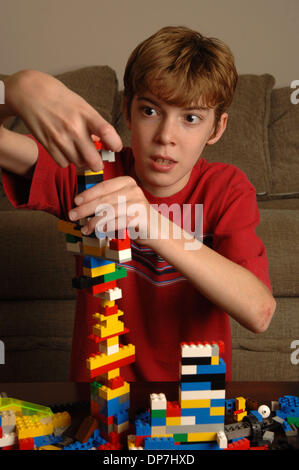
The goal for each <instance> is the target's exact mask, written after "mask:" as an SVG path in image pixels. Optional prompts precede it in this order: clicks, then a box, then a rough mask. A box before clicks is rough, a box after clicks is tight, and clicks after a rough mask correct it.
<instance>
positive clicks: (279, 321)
mask: <svg viewBox="0 0 299 470" xmlns="http://www.w3.org/2000/svg"><path fill="white" fill-rule="evenodd" d="M276 301H277V307H276V312H275V314H274V317H273V319H272V322H271V324H270V326H269V328H268V330H267V331H266V332H265V333H261V334H259V335H256V334H254V333H251V332H250V331H248V330H247V329H246V328H243V327H242V326H240V325H239V324H238V323H237V322H236V321H234V320H232V319H231V330H232V345H233V353H232V379H233V380H237V381H238V380H241V381H242V380H245V381H246V380H249V381H264V380H266V381H298V376H299V364H294V361H292V360H291V354H292V353H294V349H292V347H291V345H292V342H293V341H294V340H299V313H298V312H299V299H298V298H284V297H282V298H278V299H276ZM297 348H298V347H297ZM297 357H298V354H297Z"/></svg>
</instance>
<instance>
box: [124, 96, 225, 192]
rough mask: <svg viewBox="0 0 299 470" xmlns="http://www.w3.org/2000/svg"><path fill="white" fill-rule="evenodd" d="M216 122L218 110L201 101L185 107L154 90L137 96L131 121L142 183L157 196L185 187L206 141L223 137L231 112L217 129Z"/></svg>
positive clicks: (133, 149)
mask: <svg viewBox="0 0 299 470" xmlns="http://www.w3.org/2000/svg"><path fill="white" fill-rule="evenodd" d="M214 122H215V112H214V109H211V108H204V107H201V106H200V103H199V104H196V105H194V106H193V105H192V107H190V108H189V107H188V108H184V107H179V106H176V105H172V104H168V103H165V102H164V101H162V100H160V99H159V98H157V97H156V96H155V95H153V94H152V93H150V92H145V93H143V94H142V96H141V95H140V96H139V95H135V96H134V98H133V100H132V104H131V113H130V118H129V119H127V123H128V126H129V129H130V130H131V141H132V142H131V144H132V151H133V155H134V160H135V172H136V175H137V177H138V179H139V181H140V183H141V185H142V186H143V187H144V188H145V189H146V190H147V191H149V192H150V193H151V194H153V195H154V196H157V197H167V196H171V195H173V194H175V193H177V192H178V191H180V190H181V189H183V187H184V186H185V185H186V184H187V182H188V180H189V177H190V174H191V171H192V168H193V167H194V165H195V164H196V162H197V161H198V159H199V158H200V156H201V153H202V151H203V149H204V147H205V146H206V144H213V143H215V142H217V140H219V139H220V137H221V135H222V133H223V132H224V130H225V127H226V122H227V114H226V113H224V114H222V116H221V118H220V120H219V125H218V127H217V131H216V132H215V129H214Z"/></svg>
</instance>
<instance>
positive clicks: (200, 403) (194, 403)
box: [181, 399, 211, 408]
mask: <svg viewBox="0 0 299 470" xmlns="http://www.w3.org/2000/svg"><path fill="white" fill-rule="evenodd" d="M210 406H211V400H208V399H207V400H181V408H210Z"/></svg>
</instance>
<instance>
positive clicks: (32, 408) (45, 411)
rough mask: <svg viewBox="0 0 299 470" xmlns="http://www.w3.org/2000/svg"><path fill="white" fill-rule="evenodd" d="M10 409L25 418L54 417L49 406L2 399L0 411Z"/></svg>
mask: <svg viewBox="0 0 299 470" xmlns="http://www.w3.org/2000/svg"><path fill="white" fill-rule="evenodd" d="M10 409H11V410H15V411H20V412H21V413H22V415H24V416H30V415H38V416H53V411H52V410H51V408H49V407H47V406H43V405H37V404H35V403H30V402H28V401H23V400H18V399H17V398H8V397H5V398H0V411H4V410H10Z"/></svg>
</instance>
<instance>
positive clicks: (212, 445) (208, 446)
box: [173, 441, 223, 452]
mask: <svg viewBox="0 0 299 470" xmlns="http://www.w3.org/2000/svg"><path fill="white" fill-rule="evenodd" d="M173 450H189V451H191V452H192V451H193V450H223V449H220V447H219V445H218V443H217V441H211V442H190V443H189V442H188V443H184V444H175V445H174V447H173Z"/></svg>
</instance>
